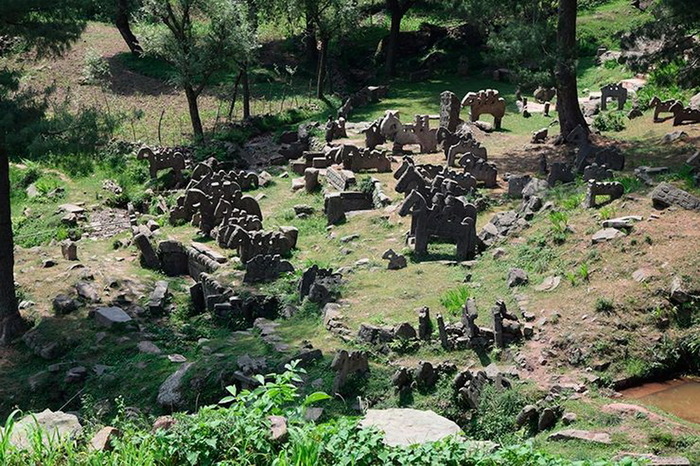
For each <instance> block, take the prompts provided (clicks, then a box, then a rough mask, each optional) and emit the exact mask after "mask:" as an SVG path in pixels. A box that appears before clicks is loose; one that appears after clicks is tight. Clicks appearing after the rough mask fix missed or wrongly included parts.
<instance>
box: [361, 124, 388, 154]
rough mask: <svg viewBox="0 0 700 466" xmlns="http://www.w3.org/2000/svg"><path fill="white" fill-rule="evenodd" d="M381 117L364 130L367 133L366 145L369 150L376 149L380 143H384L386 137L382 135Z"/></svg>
mask: <svg viewBox="0 0 700 466" xmlns="http://www.w3.org/2000/svg"><path fill="white" fill-rule="evenodd" d="M380 122H381V119H379V120H376V121H373V122H372V124H370V125H369V127H367V128H366V129H364V130H362V133H364V135H365V147H366V148H367V149H369V150H374V149H375V148H376V147H377V146H378V145H380V144H384V143H385V142H386V138H385V137H384V136H382V133H381V130H380V128H379V124H380Z"/></svg>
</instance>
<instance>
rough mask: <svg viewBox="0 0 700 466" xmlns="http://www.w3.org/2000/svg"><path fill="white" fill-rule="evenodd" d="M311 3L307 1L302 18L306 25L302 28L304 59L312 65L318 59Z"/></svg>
mask: <svg viewBox="0 0 700 466" xmlns="http://www.w3.org/2000/svg"><path fill="white" fill-rule="evenodd" d="M311 10H312V8H311V5H310V4H309V3H308V2H307V4H306V11H305V12H304V19H305V21H306V27H305V28H304V38H303V41H304V49H305V50H304V51H305V52H306V61H307V62H308V64H309V65H313V64H314V63H316V62H317V60H318V50H316V25H315V24H314V16H313V12H312V11H311Z"/></svg>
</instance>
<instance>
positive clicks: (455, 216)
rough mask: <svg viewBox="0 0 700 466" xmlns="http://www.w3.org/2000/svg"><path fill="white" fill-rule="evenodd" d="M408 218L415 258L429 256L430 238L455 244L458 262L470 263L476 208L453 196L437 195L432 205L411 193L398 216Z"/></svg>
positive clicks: (419, 194)
mask: <svg viewBox="0 0 700 466" xmlns="http://www.w3.org/2000/svg"><path fill="white" fill-rule="evenodd" d="M409 214H410V215H411V216H412V218H411V234H410V235H409V238H408V239H409V240H410V239H413V240H414V242H415V246H414V249H415V252H416V254H418V255H426V254H427V253H428V242H429V241H430V239H431V238H441V239H446V240H450V241H454V242H455V243H456V244H457V252H456V255H457V258H458V259H459V260H468V259H473V258H474V255H475V254H476V207H475V206H474V205H472V204H466V203H464V202H463V201H462V200H460V199H458V198H457V197H455V196H453V195H446V196H445V195H442V194H436V195H435V197H434V198H433V203H432V205H429V204H428V202H427V201H426V199H425V197H424V196H423V195H422V194H421V193H420V192H418V191H416V190H413V191H411V193H410V194H409V195H408V196H407V197H406V199H405V200H404V202H403V204H401V208H400V210H399V215H401V216H402V217H404V216H406V215H409Z"/></svg>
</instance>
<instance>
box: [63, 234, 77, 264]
mask: <svg viewBox="0 0 700 466" xmlns="http://www.w3.org/2000/svg"><path fill="white" fill-rule="evenodd" d="M61 254H62V255H63V258H64V259H65V260H67V261H77V260H78V245H77V244H76V243H75V241H71V240H69V239H67V240H65V241H63V242H61Z"/></svg>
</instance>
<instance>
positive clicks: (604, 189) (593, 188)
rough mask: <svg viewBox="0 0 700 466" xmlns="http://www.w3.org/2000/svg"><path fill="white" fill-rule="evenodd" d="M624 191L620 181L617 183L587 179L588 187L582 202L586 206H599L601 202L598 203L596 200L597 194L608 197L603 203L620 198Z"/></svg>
mask: <svg viewBox="0 0 700 466" xmlns="http://www.w3.org/2000/svg"><path fill="white" fill-rule="evenodd" d="M624 193H625V187H624V186H623V185H622V183H618V182H617V181H614V182H598V181H595V180H589V181H588V187H587V189H586V198H585V200H584V201H583V204H584V207H587V208H593V207H599V206H600V205H602V204H599V203H598V202H597V201H596V197H597V196H609V199H608V200H607V201H606V202H605V204H607V203H609V202H612V201H614V200H615V199H619V198H621V197H622V195H623V194H624Z"/></svg>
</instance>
